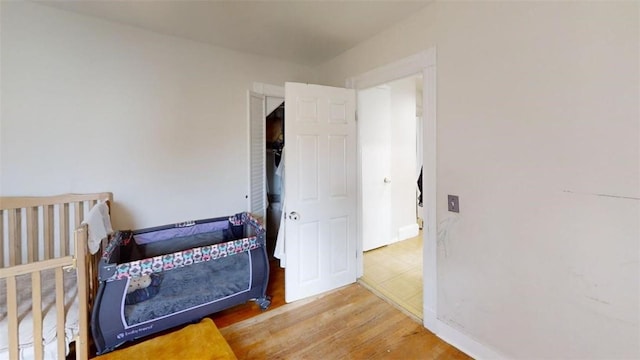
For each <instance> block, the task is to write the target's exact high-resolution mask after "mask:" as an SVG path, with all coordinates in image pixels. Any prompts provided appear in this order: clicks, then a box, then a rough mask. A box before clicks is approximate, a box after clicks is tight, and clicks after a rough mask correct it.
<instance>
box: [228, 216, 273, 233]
mask: <svg viewBox="0 0 640 360" xmlns="http://www.w3.org/2000/svg"><path fill="white" fill-rule="evenodd" d="M229 222H230V223H231V224H233V225H236V226H238V225H245V224H247V223H248V224H249V225H251V226H252V227H253V228H254V229H255V230H256V235H261V234H264V233H265V232H266V230H265V228H264V226H262V224H261V223H260V222H259V221H258V220H257V219H256V218H254V217H253V216H251V214H250V213H248V212H242V213H239V214H236V215H233V216H231V217H229Z"/></svg>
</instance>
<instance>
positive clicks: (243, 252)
mask: <svg viewBox="0 0 640 360" xmlns="http://www.w3.org/2000/svg"><path fill="white" fill-rule="evenodd" d="M99 278H100V289H99V291H98V297H97V303H96V306H95V307H94V310H93V313H92V331H93V336H94V342H95V344H96V347H97V349H98V353H99V354H101V353H105V352H108V351H111V350H113V349H115V348H116V347H118V346H120V345H121V344H123V343H125V342H127V341H131V340H134V339H138V338H141V337H144V336H148V335H151V334H154V333H157V332H160V331H163V330H166V329H169V328H172V327H175V326H178V325H182V324H187V323H192V322H196V321H199V320H200V319H202V318H203V317H205V316H207V315H210V314H212V313H215V312H218V311H222V310H225V309H228V308H230V307H232V306H235V305H238V304H242V303H245V302H247V301H249V300H254V301H256V303H258V305H259V306H260V307H261V308H262V309H266V308H267V307H268V306H269V305H270V300H269V298H268V297H267V296H266V289H267V283H268V279H269V261H268V257H267V252H266V247H265V229H264V227H263V226H262V224H260V223H259V222H258V221H257V220H256V219H254V218H253V217H252V216H251V215H250V214H249V213H240V214H237V215H234V216H228V217H220V218H213V219H203V220H196V221H190V222H183V223H178V224H173V225H164V226H158V227H153V228H147V229H141V230H134V231H122V232H117V233H116V235H115V236H114V239H113V241H112V242H111V243H110V244H109V246H108V248H107V249H106V251H105V253H104V255H103V257H102V260H101V265H100V274H99Z"/></svg>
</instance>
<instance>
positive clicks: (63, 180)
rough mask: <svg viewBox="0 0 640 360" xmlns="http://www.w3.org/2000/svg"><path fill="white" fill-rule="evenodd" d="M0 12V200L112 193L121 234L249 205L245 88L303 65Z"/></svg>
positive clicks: (14, 6)
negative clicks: (124, 229) (12, 196)
mask: <svg viewBox="0 0 640 360" xmlns="http://www.w3.org/2000/svg"><path fill="white" fill-rule="evenodd" d="M1 6H2V15H1V16H2V18H1V65H2V66H1V77H2V84H1V91H2V92H1V94H2V98H1V108H2V110H1V126H0V131H1V138H0V139H1V145H0V146H1V147H0V150H1V166H0V172H1V175H0V194H2V195H43V194H57V193H65V192H89V191H112V192H113V193H114V197H115V202H116V206H117V209H116V210H115V211H114V212H113V213H114V215H115V216H114V217H115V218H114V222H115V224H116V226H117V227H119V228H140V227H146V226H152V225H160V224H165V223H174V222H178V221H183V220H189V219H197V218H203V217H212V216H223V215H228V214H231V213H235V212H238V211H243V210H245V209H246V208H247V200H246V199H245V195H246V194H247V187H248V143H247V131H248V130H247V90H248V89H250V88H251V85H252V83H253V82H254V81H258V82H263V83H270V84H283V83H284V81H301V82H305V81H308V80H309V79H310V77H311V70H310V69H309V68H305V67H301V66H297V65H293V64H290V63H284V62H280V61H276V60H270V59H267V58H263V57H258V56H253V55H247V54H242V53H238V52H234V51H230V50H225V49H221V48H216V47H211V46H208V45H204V44H200V43H197V42H192V41H187V40H182V39H179V38H175V37H169V36H164V35H159V34H155V33H151V32H147V31H145V30H141V29H137V28H133V27H128V26H122V25H118V24H115V23H109V22H104V21H101V20H97V19H94V18H90V17H85V16H81V15H76V14H73V13H67V12H63V11H59V10H56V9H52V8H49V7H46V6H41V5H38V4H33V3H26V2H6V1H3V2H1Z"/></svg>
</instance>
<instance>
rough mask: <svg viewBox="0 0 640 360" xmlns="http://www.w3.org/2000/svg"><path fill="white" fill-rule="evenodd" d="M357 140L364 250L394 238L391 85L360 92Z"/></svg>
mask: <svg viewBox="0 0 640 360" xmlns="http://www.w3.org/2000/svg"><path fill="white" fill-rule="evenodd" d="M358 139H359V141H360V164H361V167H362V168H361V169H362V170H361V174H362V175H361V176H362V180H361V183H362V188H361V191H362V224H364V226H363V227H362V250H363V251H368V250H371V249H375V248H378V247H380V246H384V245H387V244H388V243H389V242H390V241H391V181H392V179H391V92H390V89H389V87H388V86H377V87H373V88H370V89H365V90H360V91H358Z"/></svg>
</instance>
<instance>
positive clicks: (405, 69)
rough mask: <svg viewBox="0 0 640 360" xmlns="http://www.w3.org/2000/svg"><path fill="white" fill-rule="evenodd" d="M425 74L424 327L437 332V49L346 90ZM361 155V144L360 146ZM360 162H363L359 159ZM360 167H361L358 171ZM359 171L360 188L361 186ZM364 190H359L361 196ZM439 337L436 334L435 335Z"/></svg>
mask: <svg viewBox="0 0 640 360" xmlns="http://www.w3.org/2000/svg"><path fill="white" fill-rule="evenodd" d="M416 74H422V81H423V92H422V104H423V121H424V128H423V131H424V140H423V143H424V150H423V152H424V153H423V156H424V159H423V160H424V165H423V166H424V171H423V177H422V181H423V193H422V196H423V204H424V206H425V207H424V210H425V214H424V216H425V223H424V230H423V244H424V250H423V254H422V259H423V274H422V275H423V280H422V281H423V286H422V288H423V325H424V326H425V327H426V328H427V329H429V330H432V331H433V332H436V330H437V329H438V325H439V324H438V320H437V300H438V296H437V290H438V277H437V260H438V259H437V228H436V200H437V199H436V49H435V47H433V48H429V49H428V50H425V51H423V52H420V53H418V54H415V55H413V56H409V57H407V58H404V59H402V60H399V61H397V62H394V63H391V64H388V65H385V66H382V67H379V68H377V69H374V70H371V71H369V72H366V73H364V74H361V75H358V76H354V77H351V78H349V79H347V83H346V87H347V88H352V89H355V90H356V91H357V90H360V89H366V88H370V87H372V86H376V85H381V84H384V83H388V82H391V81H393V80H398V79H402V78H405V77H408V76H411V75H416ZM358 154H360V144H358ZM358 162H360V159H359V158H358ZM359 168H360V165H359V164H358V169H359ZM361 175H362V174H361V173H360V170H358V184H360V183H361ZM360 191H361V189H359V192H360ZM361 218H362V194H361V193H359V196H358V219H361ZM362 226H363V224H362V223H361V221H358V239H357V251H358V259H357V261H358V263H357V266H358V274H357V276H358V277H361V276H362V275H363V272H364V263H363V256H362ZM436 333H437V332H436Z"/></svg>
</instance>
